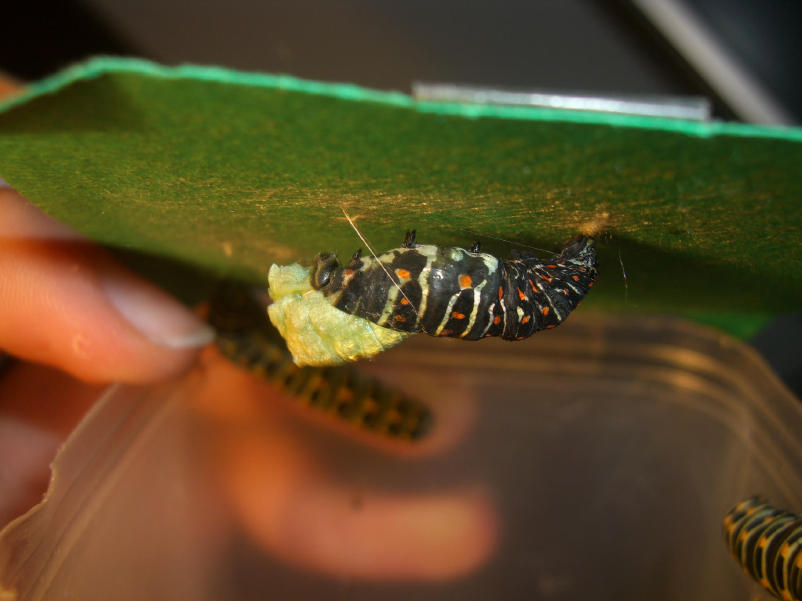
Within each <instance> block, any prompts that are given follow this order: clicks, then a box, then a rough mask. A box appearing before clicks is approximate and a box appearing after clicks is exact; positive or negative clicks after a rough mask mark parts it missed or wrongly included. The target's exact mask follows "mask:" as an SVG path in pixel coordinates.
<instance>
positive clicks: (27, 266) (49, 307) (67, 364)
mask: <svg viewBox="0 0 802 601" xmlns="http://www.w3.org/2000/svg"><path fill="white" fill-rule="evenodd" d="M0 181H2V180H0ZM213 336H214V334H213V331H212V330H211V328H209V327H208V326H207V325H205V324H204V323H203V322H202V321H201V320H199V319H198V318H197V317H196V316H195V315H194V314H192V313H191V312H190V311H188V310H187V309H186V308H185V307H184V306H183V305H181V304H180V303H179V302H178V301H176V300H175V299H173V298H172V297H170V296H169V295H167V294H166V293H165V292H163V291H161V290H159V289H158V288H156V287H155V286H153V285H152V284H150V283H148V282H147V281H145V280H143V279H142V278H139V277H138V276H136V275H134V274H132V273H130V272H129V271H127V270H126V269H124V268H123V267H121V266H120V265H118V264H117V263H116V262H115V261H114V260H113V259H112V257H111V256H110V255H109V254H108V253H107V252H106V251H104V250H103V249H101V248H100V247H98V246H95V245H93V244H92V243H91V242H89V241H88V240H86V239H84V238H82V237H81V236H80V235H79V234H78V233H76V232H75V231H73V230H71V229H70V228H68V227H67V226H65V225H63V224H61V223H59V222H57V221H55V220H53V219H51V218H50V217H48V216H46V215H44V214H43V213H42V212H40V211H39V210H38V209H37V208H36V207H34V206H33V205H31V204H30V203H28V202H27V201H26V200H24V199H23V198H22V197H21V196H19V195H18V194H17V193H16V192H14V191H13V190H11V189H10V188H7V187H6V188H2V187H0V349H2V350H5V351H6V352H8V353H11V354H12V355H15V356H17V357H21V358H24V359H28V360H30V361H35V362H39V363H44V364H48V365H52V366H55V367H58V368H60V369H62V370H64V371H67V372H69V373H71V374H73V375H74V376H76V377H78V378H81V379H83V380H89V381H124V382H145V381H151V380H157V379H161V378H164V377H167V376H169V375H171V374H173V373H175V372H177V371H180V370H182V369H184V368H185V367H187V366H188V365H189V364H190V363H191V362H192V361H193V359H194V357H195V354H196V352H197V349H198V348H200V347H201V346H203V345H205V344H206V343H208V342H209V341H210V340H212V338H213Z"/></svg>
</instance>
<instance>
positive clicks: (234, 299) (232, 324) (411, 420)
mask: <svg viewBox="0 0 802 601" xmlns="http://www.w3.org/2000/svg"><path fill="white" fill-rule="evenodd" d="M252 292H253V291H252V290H251V289H250V288H249V287H248V286H246V285H242V284H237V283H235V282H225V283H222V284H221V285H220V286H219V287H218V289H217V290H216V292H215V294H214V295H213V296H212V298H211V300H210V303H209V323H210V324H211V325H212V326H213V327H214V328H215V330H216V331H217V347H218V348H219V349H220V352H221V353H222V354H223V355H224V356H225V357H227V358H228V359H230V360H231V361H233V362H234V363H236V364H238V365H241V366H242V367H244V368H246V369H248V370H249V371H250V372H252V373H253V374H255V375H257V376H259V377H261V378H264V379H265V380H267V381H269V382H272V383H273V384H274V385H275V386H276V387H277V388H278V389H279V390H281V391H282V392H284V394H285V395H286V396H287V397H288V398H291V399H294V400H295V401H296V402H297V403H299V404H301V405H304V406H306V407H309V408H310V409H313V410H316V411H318V412H322V413H326V414H328V415H330V416H331V417H332V418H334V419H335V420H337V421H340V422H344V423H348V424H350V425H351V426H353V427H356V428H358V429H360V430H367V431H369V432H372V433H374V434H377V435H380V436H383V437H386V438H391V439H395V440H406V441H416V440H419V439H421V438H423V437H424V436H425V435H426V434H427V433H428V431H429V429H430V427H431V425H432V423H433V421H434V417H433V414H432V411H431V409H430V408H429V407H428V406H427V405H426V404H424V403H422V402H421V401H419V400H417V399H415V398H412V397H410V396H408V395H406V394H404V393H403V392H401V391H399V390H395V389H393V388H392V387H389V386H386V385H384V384H382V383H381V382H380V381H378V380H377V379H375V378H372V377H370V376H367V375H364V374H362V373H360V372H358V371H357V370H355V369H354V368H352V367H350V366H337V367H299V366H298V365H297V364H296V362H294V361H293V358H292V357H291V354H290V352H289V351H288V350H287V348H286V346H285V344H284V341H283V340H282V339H281V337H280V336H279V333H278V332H277V331H276V330H275V329H274V328H273V327H272V326H271V325H270V324H269V323H268V321H267V319H265V310H264V305H263V304H261V303H260V302H259V300H257V299H256V298H255V297H254V295H253V293H252Z"/></svg>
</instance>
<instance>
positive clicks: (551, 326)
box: [546, 323, 557, 330]
mask: <svg viewBox="0 0 802 601" xmlns="http://www.w3.org/2000/svg"><path fill="white" fill-rule="evenodd" d="M556 327H557V326H555V325H554V324H553V323H550V324H549V325H547V326H546V329H547V330H551V329H553V328H556Z"/></svg>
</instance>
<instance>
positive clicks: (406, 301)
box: [401, 298, 409, 305]
mask: <svg viewBox="0 0 802 601" xmlns="http://www.w3.org/2000/svg"><path fill="white" fill-rule="evenodd" d="M401 304H402V305H408V304H409V301H408V300H407V299H405V298H402V299H401Z"/></svg>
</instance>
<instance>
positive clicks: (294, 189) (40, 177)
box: [0, 58, 802, 336]
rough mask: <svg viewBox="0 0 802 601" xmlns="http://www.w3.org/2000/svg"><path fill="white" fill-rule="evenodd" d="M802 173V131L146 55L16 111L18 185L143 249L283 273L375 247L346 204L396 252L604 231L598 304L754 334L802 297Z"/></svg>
mask: <svg viewBox="0 0 802 601" xmlns="http://www.w3.org/2000/svg"><path fill="white" fill-rule="evenodd" d="M801 165H802V130H800V129H795V128H768V127H760V126H752V125H744V124H732V123H720V122H712V123H698V122H688V121H681V120H671V119H658V118H644V117H631V116H622V115H606V114H602V113H590V112H582V111H556V110H545V109H536V108H529V107H503V106H487V105H470V104H455V103H434V102H419V101H416V100H414V99H412V98H410V97H409V96H406V95H404V94H401V93H396V92H381V91H375V90H368V89H364V88H360V87H357V86H353V85H347V84H329V83H321V82H311V81H304V80H299V79H296V78H292V77H288V76H275V75H265V74H254V73H241V72H235V71H231V70H226V69H221V68H216V67H198V66H179V67H164V66H160V65H156V64H154V63H150V62H147V61H142V60H136V59H116V58H114V59H113V58H97V59H93V60H91V61H89V62H86V63H83V64H80V65H76V66H75V67H73V68H70V69H68V70H66V71H64V72H62V73H59V74H56V75H54V76H52V77H50V78H48V79H46V80H44V81H41V82H38V83H36V84H33V85H32V86H30V87H29V88H28V89H27V90H26V92H25V93H23V94H22V95H21V96H19V97H17V98H15V99H12V100H10V101H8V102H6V104H5V105H3V106H2V107H0V177H3V178H4V179H5V180H6V181H8V182H9V183H10V184H11V185H13V186H14V187H15V188H17V189H18V190H19V191H20V192H21V193H22V194H24V195H25V196H27V197H28V198H29V199H30V200H31V201H33V202H34V203H36V204H37V205H39V206H40V207H41V208H43V209H44V210H45V211H46V212H48V213H50V214H51V215H53V216H55V217H56V218H58V219H60V220H62V221H65V222H67V223H69V224H71V225H72V226H74V227H75V228H77V229H78V230H80V231H82V232H84V233H85V234H87V235H88V236H90V237H91V238H93V239H95V240H97V241H98V242H100V243H102V244H106V245H108V246H111V247H114V248H116V249H119V250H121V251H124V252H126V253H128V254H136V255H140V257H145V258H148V259H155V258H158V259H161V260H168V261H171V262H174V263H175V264H179V265H189V266H194V267H197V268H199V269H201V270H202V272H203V273H209V274H218V275H226V276H233V277H238V278H240V279H245V280H248V281H252V282H256V283H264V281H265V279H266V273H267V268H268V267H269V266H270V264H271V263H272V262H279V263H290V262H294V261H299V260H301V261H303V260H311V259H312V258H313V257H314V256H315V254H316V253H317V252H319V251H321V250H333V251H335V252H337V253H339V254H340V255H341V256H348V255H350V254H351V253H352V252H353V251H354V250H355V249H356V248H357V247H359V246H362V242H361V241H360V240H359V238H358V237H357V235H356V233H355V232H354V230H353V229H352V228H351V226H350V225H349V224H348V222H347V221H346V219H345V217H344V215H343V210H345V211H346V212H347V213H348V214H349V215H350V216H351V217H352V218H354V219H355V221H356V224H357V225H358V227H359V229H360V231H361V232H362V234H363V235H364V236H365V237H366V238H367V240H369V241H370V243H371V245H372V246H373V248H374V249H376V250H377V251H382V250H386V249H388V248H392V247H396V246H398V245H399V243H400V242H401V240H402V238H403V234H404V231H405V230H406V229H411V228H415V229H417V231H418V240H419V241H421V242H425V243H434V244H441V245H444V244H456V245H461V246H466V245H469V244H470V243H471V242H473V241H474V240H475V239H480V240H481V241H482V243H483V248H485V249H487V250H490V251H493V252H496V253H498V254H500V255H502V256H506V254H507V253H508V252H509V250H510V248H511V247H518V248H522V247H524V245H533V246H537V247H540V248H547V249H551V250H559V248H560V245H561V243H562V242H564V241H565V240H566V239H568V238H570V237H572V236H573V235H575V234H576V233H577V231H579V230H580V229H582V228H583V227H584V226H585V225H586V224H588V223H597V224H598V223H603V224H604V225H605V229H606V235H605V236H603V237H602V238H601V239H600V258H601V279H600V282H599V284H598V285H597V286H596V287H595V288H594V290H593V293H592V294H591V295H590V296H589V297H588V299H587V301H586V303H585V304H583V309H585V308H586V307H587V309H589V310H592V309H594V308H595V309H597V310H611V311H648V312H655V313H671V314H680V315H691V316H694V317H696V318H697V319H701V320H703V321H708V322H710V323H715V324H716V325H718V326H720V327H723V328H724V329H726V330H728V331H730V332H731V333H734V334H736V335H739V336H747V335H749V334H751V333H752V332H753V331H754V330H755V328H757V327H759V326H760V324H761V323H763V322H764V321H765V320H766V319H768V318H770V317H771V316H772V315H774V314H777V313H783V312H789V311H797V310H799V309H800V308H802V244H800V240H802V169H800V166H801ZM498 239H504V240H508V241H512V244H510V243H507V242H502V241H501V240H498ZM142 263H143V262H142V261H140V264H142ZM144 263H147V261H144Z"/></svg>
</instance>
